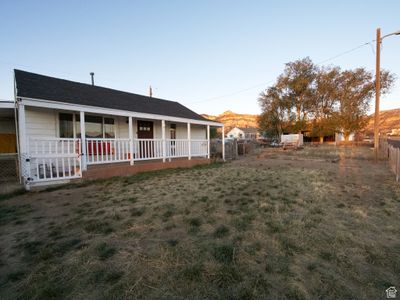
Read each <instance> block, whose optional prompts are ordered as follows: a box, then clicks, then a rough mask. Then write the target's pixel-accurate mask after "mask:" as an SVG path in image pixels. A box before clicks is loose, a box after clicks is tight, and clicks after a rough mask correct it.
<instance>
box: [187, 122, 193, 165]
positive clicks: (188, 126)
mask: <svg viewBox="0 0 400 300" xmlns="http://www.w3.org/2000/svg"><path fill="white" fill-rule="evenodd" d="M187 138H188V159H189V160H191V159H192V149H191V148H192V145H191V144H192V142H191V140H192V137H191V132H190V123H187Z"/></svg>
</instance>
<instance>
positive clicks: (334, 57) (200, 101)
mask: <svg viewBox="0 0 400 300" xmlns="http://www.w3.org/2000/svg"><path fill="white" fill-rule="evenodd" d="M374 41H375V40H372V41H370V42H366V43H363V44H361V45H358V46H357V47H354V48H351V49H349V50H347V51H344V52H340V53H339V54H336V55H334V56H332V57H330V58H327V59H324V60H322V61H320V62H317V63H316V64H317V65H321V64H324V63H326V62H329V61H332V60H335V59H337V58H339V57H341V56H344V55H347V54H349V53H352V52H354V51H356V50H358V49H360V48H363V47H365V46H367V45H370V46H371V47H372V43H373V42H374ZM372 51H373V52H374V49H373V47H372ZM273 81H275V80H270V81H268V82H263V83H260V84H257V85H254V86H251V87H248V88H244V89H242V90H238V91H235V92H232V93H228V94H225V95H221V96H215V97H211V98H206V99H202V100H197V101H193V102H187V103H189V104H195V103H203V102H209V101H212V100H217V99H221V98H226V97H229V96H234V95H237V94H240V93H243V92H246V91H249V90H252V89H255V88H257V87H260V86H265V85H268V84H270V83H272V82H273Z"/></svg>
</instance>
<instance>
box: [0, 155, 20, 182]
mask: <svg viewBox="0 0 400 300" xmlns="http://www.w3.org/2000/svg"><path fill="white" fill-rule="evenodd" d="M17 181H18V157H17V154H3V153H0V183H5V182H17Z"/></svg>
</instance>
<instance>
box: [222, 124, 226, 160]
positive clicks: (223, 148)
mask: <svg viewBox="0 0 400 300" xmlns="http://www.w3.org/2000/svg"><path fill="white" fill-rule="evenodd" d="M222 160H223V161H225V126H222Z"/></svg>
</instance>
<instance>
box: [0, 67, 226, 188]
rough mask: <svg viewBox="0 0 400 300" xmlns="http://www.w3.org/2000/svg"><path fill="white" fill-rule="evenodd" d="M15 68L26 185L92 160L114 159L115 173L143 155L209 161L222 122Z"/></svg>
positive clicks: (67, 173) (174, 105) (85, 170)
mask: <svg viewBox="0 0 400 300" xmlns="http://www.w3.org/2000/svg"><path fill="white" fill-rule="evenodd" d="M14 75H15V103H13V106H15V110H16V115H17V122H16V123H17V137H18V139H17V140H18V150H19V151H18V152H19V161H20V174H21V177H22V179H23V182H24V184H25V185H26V186H27V187H28V188H29V186H32V185H35V184H49V183H50V182H54V181H56V182H59V181H65V180H71V179H75V178H81V177H82V176H83V177H84V178H85V174H87V175H88V174H90V170H91V168H92V166H94V165H104V167H106V166H110V164H114V165H113V169H112V171H113V174H115V175H125V174H127V173H128V174H129V173H130V172H133V171H132V170H134V168H135V167H136V168H139V167H141V168H142V169H143V168H144V167H143V162H145V161H152V162H157V163H158V164H159V165H158V166H159V167H160V168H165V164H168V163H170V164H171V161H172V162H174V163H173V164H171V167H179V166H187V165H188V162H187V161H188V160H191V161H193V160H194V159H203V160H205V162H207V161H208V160H209V159H210V126H216V127H223V124H221V123H218V122H213V121H210V120H207V119H205V118H203V117H202V116H200V115H198V114H197V113H195V112H193V111H191V110H190V109H188V108H187V107H185V106H183V105H181V104H179V103H178V102H174V101H167V100H162V99H157V98H151V97H147V96H142V95H137V94H132V93H128V92H123V91H118V90H113V89H109V88H104V87H100V86H95V85H90V84H84V83H78V82H73V81H69V80H63V79H58V78H53V77H49V76H44V75H39V74H34V73H29V72H26V71H21V70H15V71H14ZM0 109H1V108H0ZM8 109H9V108H8ZM0 115H1V114H0ZM222 145H224V143H222ZM223 153H224V151H223ZM223 158H224V157H223ZM182 161H184V162H182ZM199 161H200V160H199ZM139 162H140V163H139ZM195 163H197V162H193V164H195ZM161 164H163V165H161ZM129 165H130V166H131V168H127V166H129ZM118 166H121V168H120V169H118V168H117V167H118ZM155 168H157V166H156V167H154V166H153V167H152V169H155ZM144 169H145V168H144ZM108 170H111V169H108ZM99 172H100V173H101V169H99V167H96V173H99ZM88 177H89V178H90V176H88Z"/></svg>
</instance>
